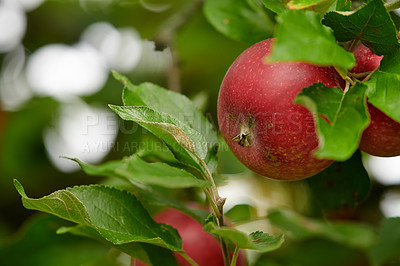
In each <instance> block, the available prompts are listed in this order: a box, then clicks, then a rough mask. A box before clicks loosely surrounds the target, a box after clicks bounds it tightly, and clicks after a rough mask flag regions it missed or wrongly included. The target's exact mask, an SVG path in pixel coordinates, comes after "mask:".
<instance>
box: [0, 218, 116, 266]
mask: <svg viewBox="0 0 400 266" xmlns="http://www.w3.org/2000/svg"><path fill="white" fill-rule="evenodd" d="M65 225H66V222H65V221H63V220H61V219H59V218H57V217H55V216H53V215H43V214H40V215H34V216H32V217H30V218H29V219H28V220H27V221H26V222H24V224H23V226H21V227H20V229H19V230H18V231H17V232H16V233H15V234H13V235H11V236H10V237H5V238H1V239H0V265H29V266H43V265H59V266H70V265H87V264H86V263H90V262H93V261H97V260H100V259H102V258H103V256H104V254H106V253H107V252H108V251H109V247H107V246H105V245H102V244H101V243H98V242H96V241H93V240H91V239H86V238H82V237H77V236H71V235H57V234H55V229H56V228H58V227H60V226H65ZM72 254H73V255H72ZM104 265H109V266H111V265H112V264H104Z"/></svg>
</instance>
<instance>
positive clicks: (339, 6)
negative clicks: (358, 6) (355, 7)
mask: <svg viewBox="0 0 400 266" xmlns="http://www.w3.org/2000/svg"><path fill="white" fill-rule="evenodd" d="M336 10H337V11H350V10H351V0H338V1H337V3H336Z"/></svg>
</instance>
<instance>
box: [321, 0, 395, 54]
mask: <svg viewBox="0 0 400 266" xmlns="http://www.w3.org/2000/svg"><path fill="white" fill-rule="evenodd" d="M322 23H323V24H325V25H327V26H329V27H331V28H332V29H333V31H334V34H335V37H336V39H337V40H338V41H340V42H346V41H351V40H354V39H356V40H358V39H359V40H361V42H362V43H363V44H365V45H366V46H368V47H369V48H370V49H371V50H372V51H373V52H374V53H375V54H377V55H383V54H389V53H392V52H393V51H394V50H396V49H398V48H399V42H398V38H397V33H396V27H395V25H394V23H393V21H392V19H391V17H390V15H389V13H388V11H387V10H386V8H385V5H384V3H383V2H382V0H371V1H369V2H368V3H367V4H366V5H364V6H362V7H360V8H359V9H357V10H355V11H354V12H350V13H341V12H336V11H332V12H329V13H327V14H326V15H325V17H324V20H323V22H322Z"/></svg>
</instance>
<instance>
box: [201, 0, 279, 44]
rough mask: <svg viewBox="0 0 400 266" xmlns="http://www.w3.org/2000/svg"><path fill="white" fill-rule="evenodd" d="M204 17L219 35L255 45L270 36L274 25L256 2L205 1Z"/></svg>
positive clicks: (248, 0) (240, 0)
mask: <svg viewBox="0 0 400 266" xmlns="http://www.w3.org/2000/svg"><path fill="white" fill-rule="evenodd" d="M204 15H205V16H206V18H207V20H208V21H209V22H210V23H211V25H213V26H214V27H215V28H216V29H217V30H219V31H220V32H221V33H223V34H224V35H226V36H227V37H230V38H232V39H234V40H237V41H242V42H249V43H255V42H258V41H262V40H264V39H266V38H268V37H270V36H271V35H272V32H273V29H274V27H273V26H274V25H273V22H272V20H271V19H270V18H269V17H268V15H267V14H266V12H265V10H264V9H263V7H262V6H261V4H259V3H258V1H257V0H219V1H214V0H206V1H205V4H204Z"/></svg>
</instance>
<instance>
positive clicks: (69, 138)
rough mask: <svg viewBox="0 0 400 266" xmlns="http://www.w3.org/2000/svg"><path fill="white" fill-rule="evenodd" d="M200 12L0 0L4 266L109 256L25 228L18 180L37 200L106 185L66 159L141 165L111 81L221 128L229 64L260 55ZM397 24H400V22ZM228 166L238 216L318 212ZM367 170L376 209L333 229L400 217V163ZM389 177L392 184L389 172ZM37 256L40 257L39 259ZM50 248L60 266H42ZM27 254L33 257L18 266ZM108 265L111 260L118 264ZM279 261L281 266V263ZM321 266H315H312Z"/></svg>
mask: <svg viewBox="0 0 400 266" xmlns="http://www.w3.org/2000/svg"><path fill="white" fill-rule="evenodd" d="M195 2H199V1H193V0H166V1H163V0H137V1H134V0H132V1H129V0H48V1H44V0H0V66H1V72H0V99H1V110H0V112H1V113H0V142H1V143H0V147H1V152H0V188H1V191H2V192H1V193H0V213H1V215H0V248H3V252H2V253H1V252H0V262H1V259H2V257H1V254H3V256H4V254H7V255H8V256H9V257H8V258H10V261H9V263H10V264H7V265H27V264H24V263H25V262H26V261H27V260H28V261H30V262H31V264H29V265H55V264H53V263H54V261H56V262H57V263H60V261H63V264H57V265H80V264H81V262H79V261H85V258H86V257H85V256H84V255H82V256H81V255H80V254H76V257H75V258H74V259H71V258H70V259H71V260H68V259H66V258H65V259H64V257H62V256H63V254H65V253H68V252H66V250H68V248H71V247H73V248H72V249H71V250H72V252H75V251H76V250H78V249H80V247H86V248H88V251H87V252H89V253H92V255H93V256H92V257H93V258H92V259H93V261H97V262H98V261H99V258H102V256H103V253H104V252H108V251H107V250H108V249H106V248H104V247H103V246H102V245H99V244H97V243H94V242H92V241H89V240H86V239H80V241H79V243H80V244H79V246H76V244H75V243H77V242H76V241H75V242H74V237H72V236H62V239H61V238H57V237H58V236H56V235H55V234H54V235H53V232H54V231H55V230H56V229H57V227H58V226H59V225H60V224H62V222H60V221H59V220H58V219H55V218H52V217H47V216H44V217H41V218H40V220H32V221H31V222H29V224H30V225H29V226H27V225H25V226H24V227H21V226H22V225H23V224H25V223H26V221H27V220H29V218H30V217H31V216H32V215H33V214H35V212H33V211H29V210H26V209H25V208H24V207H23V206H22V203H21V199H20V197H19V195H18V193H17V192H16V190H15V189H14V187H13V184H12V180H13V179H14V178H17V179H18V180H19V181H20V182H21V183H22V184H23V185H24V187H25V188H26V190H27V193H28V195H29V196H30V197H33V198H37V197H42V196H44V195H48V194H50V193H51V192H53V191H55V190H57V189H62V188H65V187H67V186H73V185H82V184H90V183H97V182H99V179H95V178H93V177H89V176H86V175H85V174H83V173H82V171H80V170H79V169H78V167H77V165H75V164H73V163H71V162H69V161H68V160H67V159H64V158H60V156H68V157H78V158H80V159H82V160H84V161H87V162H92V163H100V162H104V161H107V160H111V159H119V158H122V157H123V156H125V155H130V154H132V153H133V152H134V151H135V150H136V149H137V148H138V147H140V145H141V136H142V135H143V134H147V133H146V132H145V131H143V130H142V129H140V128H139V127H138V126H137V125H134V124H132V123H129V122H123V121H121V120H119V119H117V117H116V116H115V115H113V114H112V113H111V112H109V111H108V110H107V104H109V103H112V104H121V92H122V85H121V84H120V83H118V82H117V81H115V80H114V79H113V78H112V77H111V70H117V71H119V72H121V73H123V74H125V75H126V76H128V77H129V78H130V79H131V81H132V82H133V83H134V84H135V83H136V84H137V83H141V82H144V81H150V82H154V83H157V84H159V85H161V86H164V87H171V86H172V89H175V90H179V91H180V92H182V93H183V94H185V95H187V96H188V97H190V98H192V99H193V100H194V101H195V102H196V103H197V104H198V106H199V107H200V108H202V110H203V111H204V112H205V113H206V114H207V117H208V118H209V119H210V120H211V121H212V122H213V124H214V125H215V126H216V127H217V120H216V103H217V96H218V90H219V86H220V83H221V81H222V79H223V77H224V74H225V72H226V71H227V69H228V68H229V66H230V64H231V63H232V62H233V61H234V60H235V58H236V57H237V56H238V55H239V54H240V53H241V52H242V51H243V50H244V49H246V48H247V47H249V46H250V45H251V43H240V42H237V41H234V40H231V39H229V38H227V37H225V36H224V35H222V34H221V33H219V32H217V31H216V30H215V29H214V28H213V27H212V26H211V25H210V24H209V23H208V22H207V20H206V18H205V17H204V15H203V13H202V9H201V6H200V5H197V4H196V3H195ZM186 8H188V9H189V11H186V12H183V13H184V14H186V15H187V17H184V18H183V19H182V18H181V17H180V15H179V14H181V13H182V9H186ZM191 9H192V10H191ZM393 18H394V20H395V22H396V23H398V22H399V19H398V17H397V15H396V14H395V13H394V14H393ZM179 20H182V21H179ZM177 21H178V22H177ZM271 21H273V16H271ZM174 23H176V25H179V27H178V28H177V30H176V32H173V34H172V35H168V37H170V38H171V39H168V38H167V41H168V42H167V44H168V45H169V46H170V47H171V49H172V52H171V49H170V48H165V46H164V44H165V43H163V42H162V41H165V35H164V34H165V32H167V33H168V31H166V29H167V30H168V29H169V27H171V25H175V24H174ZM271 29H273V25H271ZM272 34H273V32H270V33H269V34H266V36H265V38H268V37H270V36H272ZM154 40H157V41H158V42H157V45H156V44H155V43H154ZM156 46H157V47H156ZM176 68H179V73H178V74H177V72H176ZM174 78H175V81H174ZM176 78H178V80H180V84H179V83H177V82H176ZM171 84H172V85H171ZM220 161H221V166H220V167H221V170H220V171H221V172H222V173H223V174H226V175H230V176H231V177H232V179H233V180H234V181H233V183H232V184H233V185H232V187H226V188H222V189H221V193H223V194H224V195H227V196H228V198H229V197H231V198H233V199H232V200H231V202H230V203H229V202H228V204H230V206H233V205H234V204H241V203H243V204H251V205H256V206H257V207H258V208H265V209H266V208H268V207H274V206H277V205H278V206H280V205H284V206H286V207H290V208H292V209H294V210H297V211H300V212H305V213H307V212H309V209H310V206H309V205H310V204H309V199H308V189H307V188H306V186H305V185H304V183H302V182H297V183H294V184H287V183H278V182H274V181H269V180H265V179H263V178H260V177H255V176H254V175H252V174H251V173H249V172H248V171H246V170H244V169H243V167H242V166H241V164H240V163H239V162H238V161H237V160H236V159H235V158H234V157H233V155H232V154H230V152H229V151H227V149H226V147H225V148H224V149H223V152H222V154H221V159H220ZM364 162H365V163H367V167H368V170H369V173H370V175H371V176H372V177H373V178H374V179H373V190H372V191H371V194H370V197H369V199H368V200H367V202H365V203H364V204H363V205H362V206H360V208H359V209H358V210H357V211H354V210H346V211H335V212H328V213H326V217H328V218H335V219H339V218H340V219H342V218H343V219H350V220H363V221H365V222H366V223H369V224H372V225H377V224H379V222H380V221H381V218H382V217H383V216H399V215H400V207H399V206H400V193H399V189H400V188H399V184H400V162H399V158H391V159H379V158H372V157H367V156H365V158H364ZM383 164H385V166H382V165H383ZM382 168H385V169H386V170H387V173H386V174H384V173H383V174H382V171H381V170H379V169H382ZM376 169H378V170H376ZM243 177H244V178H243ZM246 178H247V179H246ZM238 180H242V181H238ZM235 182H236V183H235ZM240 182H241V183H240ZM235 184H236V185H235ZM246 184H247V187H246ZM235 186H236V188H235ZM254 189H256V192H254ZM232 191H235V193H233V192H232ZM237 191H239V192H240V193H237ZM246 193H247V197H246ZM249 194H250V195H249ZM299 199H300V200H299ZM385 200H386V202H387V203H386V205H385V204H383V203H384V202H385ZM277 202H278V203H277ZM228 206H229V205H228ZM21 228H22V229H21ZM24 228H25V229H24ZM256 229H257V228H256ZM18 230H20V231H18ZM17 232H19V233H17ZM44 235H46V236H49V237H48V238H43V236H44ZM309 242H310V243H309V245H308V246H309V247H310V250H312V247H313V246H315V247H318V248H321V250H322V249H324V248H326V250H329V249H335V248H336V249H338V250H339V251H338V252H339V253H340V254H341V255H342V256H343V257H345V258H347V257H352V256H353V255H354V256H355V257H356V259H355V260H357V261H358V262H360V261H361V263H362V262H364V261H365V258H364V257H362V255H360V254H358V253H351V252H350V253H351V255H349V250H346V249H345V248H343V247H340V246H338V245H336V244H335V245H336V246H335V245H334V244H332V243H328V244H327V243H325V244H321V243H319V242H318V241H309ZM21 243H24V244H21ZM324 245H325V246H324ZM34 247H36V249H33V250H34V252H33V253H32V252H29V250H31V248H34ZM39 247H40V248H39ZM50 247H52V248H53V249H54V250H53V252H50V253H51V254H54V257H53V259H54V261H52V260H50V259H49V258H47V260H44V259H43V258H42V257H41V256H45V255H44V254H42V253H41V252H43V250H49V249H50ZM57 248H59V250H57ZM297 249H298V246H295V248H294V249H292V251H291V252H292V253H293V256H300V255H299V254H297V255H296V254H295V253H296V252H297V253H301V252H299V251H298V250H297ZM81 250H82V249H81ZM23 252H27V253H29V254H30V255H29V256H30V257H29V256H27V257H19V256H21V255H20V254H22V253H23ZM310 252H311V251H310ZM82 253H85V252H84V251H82ZM107 254H108V257H109V258H110V257H113V256H114V255H115V254H113V253H112V252H109V253H107ZM302 255H304V254H302ZM24 256H25V255H24ZM58 256H60V257H58ZM275 256H276V257H279V256H280V255H279V252H278V253H277V254H275ZM346 256H347V257H346ZM354 256H353V257H352V258H354ZM358 256H361V257H362V258H361V259H357V258H358ZM65 257H66V256H65ZM11 258H13V259H12V260H11ZM3 259H4V257H3ZM100 260H101V259H100ZM125 260H126V258H125ZM44 261H46V263H44ZM78 262H79V263H78ZM103 262H104V263H105V265H107V264H106V262H105V261H103ZM43 263H44V264H43ZM271 263H272V264H268V265H273V263H274V262H271ZM281 263H282V265H285V262H284V261H283V262H282V260H281ZM318 263H319V262H318V261H316V262H315V263H311V262H309V261H307V260H306V259H305V262H304V264H302V265H307V264H308V265H318ZM0 264H1V263H0ZM288 264H290V263H289V262H288ZM265 265H267V264H265ZM274 265H276V264H274ZM332 265H334V264H332ZM336 265H339V264H336ZM354 265H356V264H354ZM360 265H362V264H360Z"/></svg>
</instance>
